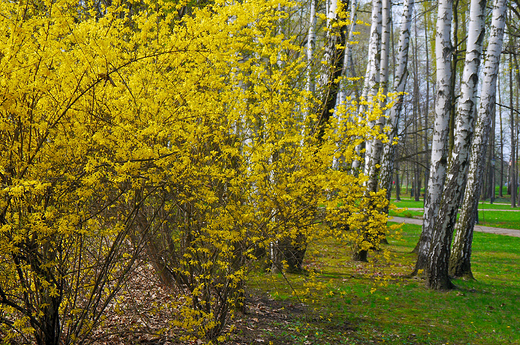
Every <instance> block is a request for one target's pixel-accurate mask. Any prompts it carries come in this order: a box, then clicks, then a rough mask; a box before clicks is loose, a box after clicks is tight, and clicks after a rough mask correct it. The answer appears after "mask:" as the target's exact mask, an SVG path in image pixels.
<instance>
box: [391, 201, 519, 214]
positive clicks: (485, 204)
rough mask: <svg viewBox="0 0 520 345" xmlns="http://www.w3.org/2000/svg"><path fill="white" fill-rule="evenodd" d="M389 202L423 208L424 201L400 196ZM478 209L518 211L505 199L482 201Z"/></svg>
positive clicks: (402, 206)
mask: <svg viewBox="0 0 520 345" xmlns="http://www.w3.org/2000/svg"><path fill="white" fill-rule="evenodd" d="M391 203H392V204H393V205H395V206H396V207H398V208H423V207H424V202H423V200H422V199H421V200H419V201H415V200H413V199H411V198H402V199H401V201H395V199H392V201H391ZM478 208H479V209H485V210H486V209H487V210H490V209H494V210H516V211H518V212H520V208H511V205H510V204H509V202H508V201H507V202H506V203H497V202H495V203H493V204H491V203H490V202H489V201H482V202H479V204H478Z"/></svg>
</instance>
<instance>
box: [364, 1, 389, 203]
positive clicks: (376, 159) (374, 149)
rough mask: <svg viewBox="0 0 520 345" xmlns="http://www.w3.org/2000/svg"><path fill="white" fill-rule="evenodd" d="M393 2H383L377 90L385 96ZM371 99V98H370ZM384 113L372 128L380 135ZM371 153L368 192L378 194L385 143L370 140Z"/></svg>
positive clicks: (368, 169)
mask: <svg viewBox="0 0 520 345" xmlns="http://www.w3.org/2000/svg"><path fill="white" fill-rule="evenodd" d="M390 10H391V2H390V0H382V9H381V20H382V26H381V45H380V47H381V48H380V51H379V55H380V64H379V71H378V73H379V84H378V85H376V87H377V90H373V91H374V92H377V91H380V92H382V93H383V94H386V92H387V89H388V86H387V84H388V78H389V77H388V72H389V71H388V68H389V66H388V61H389V55H390V54H389V50H390V49H389V48H390V30H392V17H391V15H390ZM369 98H370V97H369ZM384 115H385V114H384V113H383V114H382V115H381V117H379V119H377V120H376V121H375V122H374V123H373V124H371V127H373V128H375V129H377V131H378V132H379V133H381V132H382V131H383V128H384V125H385V122H386V118H385V116H384ZM370 142H371V143H370V145H368V147H369V148H370V151H368V150H367V159H366V161H365V171H366V173H367V174H368V182H367V192H368V193H370V192H376V191H377V187H378V181H379V178H378V177H379V171H380V164H381V156H382V154H383V142H382V141H381V139H379V138H373V139H372V140H370Z"/></svg>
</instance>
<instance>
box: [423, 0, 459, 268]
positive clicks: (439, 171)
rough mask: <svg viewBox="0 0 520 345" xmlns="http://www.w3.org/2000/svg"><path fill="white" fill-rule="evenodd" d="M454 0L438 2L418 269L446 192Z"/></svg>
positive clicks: (428, 248) (427, 248) (426, 250)
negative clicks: (430, 137) (431, 117)
mask: <svg viewBox="0 0 520 345" xmlns="http://www.w3.org/2000/svg"><path fill="white" fill-rule="evenodd" d="M452 17H453V0H440V1H439V3H438V16H437V33H436V40H435V55H436V63H437V86H436V91H437V96H436V99H435V120H434V128H433V141H432V153H431V163H430V177H429V184H428V192H427V197H426V199H425V203H424V220H423V229H422V233H421V238H420V240H419V241H420V243H419V251H418V257H417V263H416V267H415V271H416V272H418V271H419V270H421V269H424V268H426V262H427V261H426V260H427V255H428V253H429V251H430V240H431V235H432V229H433V225H434V220H435V217H436V216H437V207H438V205H439V201H440V198H441V195H442V188H443V185H444V177H445V174H446V164H447V150H448V142H447V139H448V132H449V120H450V110H451V102H452V99H451V94H452V92H451V75H452V64H451V60H452V53H453V47H452V44H451V22H452Z"/></svg>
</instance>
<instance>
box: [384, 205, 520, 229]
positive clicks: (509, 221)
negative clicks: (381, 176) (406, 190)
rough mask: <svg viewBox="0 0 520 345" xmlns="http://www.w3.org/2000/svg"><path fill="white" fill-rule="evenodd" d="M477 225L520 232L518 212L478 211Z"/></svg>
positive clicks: (407, 213) (398, 213)
mask: <svg viewBox="0 0 520 345" xmlns="http://www.w3.org/2000/svg"><path fill="white" fill-rule="evenodd" d="M423 214H424V212H423V211H415V210H402V209H400V210H390V212H389V215H390V216H392V217H406V218H420V217H422V216H423ZM478 220H479V223H478V224H479V225H482V226H490V227H495V228H505V229H517V230H520V210H517V211H500V210H496V211H495V210H492V211H489V210H487V209H484V210H482V209H481V210H480V211H479V213H478Z"/></svg>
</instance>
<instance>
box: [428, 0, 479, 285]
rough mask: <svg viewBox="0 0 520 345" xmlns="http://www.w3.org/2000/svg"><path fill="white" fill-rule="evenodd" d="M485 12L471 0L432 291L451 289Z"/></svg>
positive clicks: (432, 261)
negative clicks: (452, 252) (451, 264)
mask: <svg viewBox="0 0 520 345" xmlns="http://www.w3.org/2000/svg"><path fill="white" fill-rule="evenodd" d="M485 9H486V0H472V1H471V4H470V22H469V28H468V38H467V47H466V60H465V63H464V70H463V74H462V81H461V95H460V99H459V103H458V115H457V118H456V123H455V126H456V127H455V128H456V129H455V135H456V137H455V142H454V146H453V150H452V152H451V156H450V160H449V165H448V171H447V174H446V182H445V184H444V190H443V194H442V198H441V202H440V205H439V209H438V213H437V218H436V220H435V224H434V226H433V232H432V245H431V247H430V253H429V256H428V266H427V267H428V269H427V273H428V275H427V282H426V284H427V285H428V286H429V287H431V288H434V289H448V288H451V287H452V284H451V282H450V279H449V277H448V262H449V254H450V245H451V238H452V236H453V228H454V225H455V222H456V220H457V211H458V208H459V206H460V199H461V195H462V190H463V188H464V185H465V183H466V173H467V170H468V163H469V153H470V145H471V138H472V135H473V127H474V117H475V110H476V95H477V87H478V74H479V67H480V60H481V55H482V44H483V41H484V33H485V28H484V19H485Z"/></svg>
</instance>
